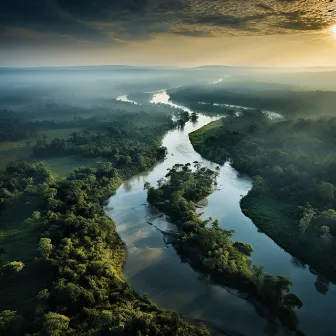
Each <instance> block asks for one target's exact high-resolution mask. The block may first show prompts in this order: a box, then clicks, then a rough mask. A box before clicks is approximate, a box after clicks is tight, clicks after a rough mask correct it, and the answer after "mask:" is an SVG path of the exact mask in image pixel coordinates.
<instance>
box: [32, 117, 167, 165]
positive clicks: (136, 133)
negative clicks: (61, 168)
mask: <svg viewBox="0 0 336 336" xmlns="http://www.w3.org/2000/svg"><path fill="white" fill-rule="evenodd" d="M126 119H127V122H126ZM140 121H141V123H140ZM171 127H173V123H172V122H171V118H169V117H168V116H165V115H162V116H160V115H158V116H153V115H150V114H146V113H142V114H131V115H127V116H121V117H119V118H118V120H116V121H113V122H109V123H106V124H105V126H104V128H102V130H104V133H91V132H90V131H88V130H84V131H83V132H82V133H76V132H74V133H72V134H71V135H70V137H69V138H68V139H61V138H55V139H53V140H51V141H48V140H47V139H41V140H39V141H37V143H36V145H35V146H34V147H33V154H34V156H35V157H39V158H48V157H55V156H66V155H80V156H83V157H93V158H97V157H98V158H101V159H105V160H109V161H110V162H112V163H113V165H114V166H115V167H117V168H125V167H127V168H128V169H133V168H135V169H136V168H137V167H138V166H140V167H141V169H146V168H149V167H150V166H152V165H153V164H154V163H155V162H156V161H157V160H160V159H163V158H164V156H165V148H162V147H160V146H159V142H160V140H161V137H162V136H163V134H164V133H165V132H166V131H167V130H168V129H170V128H171Z"/></svg>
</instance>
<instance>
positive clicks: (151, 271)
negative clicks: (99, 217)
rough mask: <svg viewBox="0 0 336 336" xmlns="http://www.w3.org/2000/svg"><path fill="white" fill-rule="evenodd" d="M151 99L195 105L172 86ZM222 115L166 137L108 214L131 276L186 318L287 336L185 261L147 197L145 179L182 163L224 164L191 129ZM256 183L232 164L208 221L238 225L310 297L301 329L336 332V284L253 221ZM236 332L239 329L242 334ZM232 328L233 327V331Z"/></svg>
mask: <svg viewBox="0 0 336 336" xmlns="http://www.w3.org/2000/svg"><path fill="white" fill-rule="evenodd" d="M150 103H152V104H155V103H161V104H168V105H170V106H171V107H172V108H174V109H176V108H181V109H183V110H185V111H188V112H190V109H189V108H187V107H183V106H180V105H177V104H175V103H173V102H171V101H170V100H169V95H168V94H167V92H166V91H160V92H157V93H154V94H153V96H152V97H151V100H150ZM216 119H218V117H210V116H206V115H200V117H199V119H198V121H197V122H196V123H193V122H188V123H187V124H186V126H185V128H184V129H183V130H181V129H175V130H172V131H170V132H168V133H167V134H166V136H165V137H164V139H163V146H166V147H167V149H168V155H167V157H166V159H165V160H164V161H163V162H161V163H159V164H157V165H156V166H155V167H154V168H152V169H150V170H148V171H147V172H145V173H144V174H140V175H137V176H134V177H133V178H131V179H129V180H128V181H126V182H125V183H124V184H123V185H122V186H121V187H120V188H119V189H118V190H117V192H116V194H115V195H114V196H112V197H111V198H110V200H109V204H108V206H107V207H106V209H105V211H106V213H107V215H108V216H110V217H111V218H112V219H113V220H114V221H115V223H116V225H117V231H118V233H119V235H120V236H121V238H122V240H123V241H124V242H125V244H126V245H127V251H128V255H127V260H126V264H125V267H124V275H125V278H126V279H127V281H128V283H129V284H130V285H131V286H133V288H134V289H135V290H136V291H137V292H138V293H141V294H143V293H147V294H148V295H149V297H150V298H151V300H153V301H154V302H155V303H157V304H158V305H159V306H160V307H163V308H166V309H170V310H174V311H176V312H179V313H181V314H183V315H185V316H188V317H192V318H197V319H201V320H204V321H206V322H210V323H212V324H214V325H216V326H217V327H219V328H221V329H223V330H229V331H232V335H246V336H262V335H267V336H282V335H291V333H290V332H289V331H287V330H285V329H284V328H283V327H281V326H279V323H277V322H276V321H270V320H269V319H267V318H266V317H264V316H262V315H263V314H262V313H261V312H260V310H259V309H257V308H256V307H255V306H254V305H253V304H251V303H250V302H248V301H246V300H244V299H241V298H239V297H237V296H236V295H235V294H233V293H231V292H230V291H229V290H227V289H226V288H223V287H220V286H217V285H214V284H212V283H210V282H209V281H208V280H206V279H204V278H203V277H202V276H201V275H200V274H199V273H197V272H196V271H194V270H193V269H192V268H191V267H190V266H189V265H188V264H185V263H182V262H181V260H180V258H179V257H178V256H177V254H176V253H175V250H174V249H173V248H172V247H171V246H169V245H167V244H166V242H165V241H164V239H163V235H162V233H161V232H160V231H159V230H157V229H156V228H155V227H154V226H152V225H149V224H148V222H150V223H153V224H155V226H156V227H157V228H159V229H160V230H164V231H169V230H173V229H174V227H173V225H172V224H170V223H169V221H168V220H166V219H165V217H163V216H162V215H161V213H160V212H158V211H157V210H156V209H155V208H153V207H152V206H151V205H149V204H148V203H147V201H146V197H147V194H146V191H145V190H144V189H143V185H144V183H145V182H147V181H148V182H150V183H151V184H152V185H156V182H157V181H158V180H159V179H161V178H163V177H164V176H165V175H166V172H167V168H170V167H171V166H173V165H174V164H176V163H188V162H193V161H196V160H197V161H199V162H201V163H202V164H203V165H206V166H207V167H209V168H212V169H214V168H215V167H216V166H217V165H216V164H214V163H212V162H210V161H208V160H205V159H204V158H202V157H201V156H200V155H199V154H198V153H197V152H195V150H194V149H193V147H192V145H191V143H190V141H189V137H188V134H189V133H190V132H192V131H194V130H196V129H199V128H200V127H202V126H204V125H206V124H208V123H209V122H211V121H213V120H216ZM251 187H252V184H251V180H250V179H249V178H247V177H246V176H242V175H240V174H238V172H237V171H236V170H234V169H233V168H232V167H231V166H230V165H229V164H228V163H226V164H225V165H223V166H222V167H221V169H220V175H219V178H218V189H217V190H216V191H215V192H214V193H213V194H211V195H210V196H209V197H208V198H207V203H206V205H205V206H204V208H202V209H201V211H202V212H204V214H203V215H202V218H207V217H209V216H211V217H212V218H217V219H218V220H219V222H220V226H221V227H223V228H226V229H234V230H235V231H236V232H235V235H234V236H233V240H239V241H243V242H247V243H249V244H251V245H252V246H253V248H254V252H253V254H252V261H253V263H254V264H256V265H263V266H264V267H265V270H266V271H267V272H268V273H273V274H278V275H283V276H288V277H290V278H291V280H292V281H293V284H294V285H293V288H292V291H293V292H294V293H295V294H297V295H298V296H299V297H300V299H301V300H302V301H303V304H304V306H303V307H302V308H301V309H300V310H299V311H298V317H299V320H300V328H301V329H302V330H303V331H305V332H306V333H307V334H308V335H314V336H315V335H316V336H332V335H336V313H335V303H336V289H335V286H334V285H329V290H328V291H327V293H324V294H322V293H321V292H318V291H317V290H316V287H315V284H314V283H315V282H316V279H317V276H316V275H314V274H313V273H311V272H310V270H309V269H308V267H306V266H304V265H300V264H299V263H298V262H297V261H296V260H295V259H293V257H292V256H291V255H290V254H289V253H287V252H285V251H284V250H283V249H282V248H280V247H279V246H278V245H277V244H275V243H274V242H273V240H272V239H270V238H269V237H268V236H267V235H265V234H263V233H261V232H259V231H258V229H257V228H256V226H255V225H254V224H253V222H252V221H251V220H250V219H249V218H247V217H245V216H244V215H243V213H242V212H241V209H240V206H239V201H240V199H241V197H242V196H244V195H246V194H247V193H248V191H249V190H250V189H251ZM235 332H238V334H236V333H235ZM229 333H230V332H229Z"/></svg>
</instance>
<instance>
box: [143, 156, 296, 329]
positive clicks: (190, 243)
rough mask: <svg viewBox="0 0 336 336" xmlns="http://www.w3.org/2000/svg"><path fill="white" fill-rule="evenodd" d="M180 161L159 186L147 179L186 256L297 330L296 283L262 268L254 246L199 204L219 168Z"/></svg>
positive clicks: (150, 197) (152, 197) (154, 200)
mask: <svg viewBox="0 0 336 336" xmlns="http://www.w3.org/2000/svg"><path fill="white" fill-rule="evenodd" d="M194 168H195V171H193V170H192V169H191V164H190V163H187V164H184V165H183V164H175V165H174V166H173V167H172V168H171V169H169V170H168V173H167V175H166V180H161V181H159V187H158V188H157V189H155V188H154V187H152V186H151V185H150V184H149V183H148V182H147V183H145V188H146V189H147V190H148V201H149V202H150V203H152V204H153V205H155V206H156V207H157V208H158V209H160V210H162V211H163V212H164V213H166V214H167V215H169V217H170V218H171V219H172V221H173V222H174V223H175V224H176V226H177V232H176V234H175V236H174V238H173V240H172V242H173V245H174V247H175V248H176V249H177V251H178V253H179V254H180V255H181V257H182V258H184V259H186V260H187V261H188V262H189V263H190V264H191V265H193V266H195V267H196V268H198V269H200V270H201V271H202V272H203V273H204V274H205V275H207V276H210V277H211V278H212V279H213V280H214V281H215V282H218V283H220V284H223V285H228V286H230V287H234V288H237V289H240V290H243V291H246V292H248V293H249V294H250V295H251V296H255V297H256V298H257V299H258V300H260V301H261V302H263V303H264V304H265V305H267V307H269V309H270V310H271V311H272V312H274V313H275V314H276V315H277V316H279V318H280V319H281V321H282V322H283V323H284V324H285V325H286V326H288V327H289V328H291V329H293V330H295V329H296V327H297V318H296V315H295V309H297V308H301V306H302V302H301V301H300V299H299V298H298V297H297V296H296V295H295V294H293V293H289V291H290V288H291V285H292V283H291V281H290V279H289V278H286V277H283V276H273V275H270V274H266V273H265V271H264V269H263V267H257V266H252V265H251V261H250V259H249V257H250V256H251V254H252V252H253V248H252V246H251V245H249V244H246V243H242V242H234V243H233V242H232V240H231V239H230V238H231V237H232V235H233V233H234V231H230V230H227V229H223V228H220V227H219V222H218V220H217V219H215V220H213V219H212V218H208V219H206V220H203V219H202V218H200V216H199V215H198V214H197V212H196V204H197V203H198V202H200V201H201V200H202V199H204V198H205V197H207V196H208V195H209V194H210V193H211V192H212V191H213V187H215V186H216V185H217V182H216V179H217V176H218V173H217V172H216V171H217V170H219V167H217V168H216V171H212V170H210V169H208V168H206V167H202V166H201V165H200V164H199V162H197V161H195V162H194Z"/></svg>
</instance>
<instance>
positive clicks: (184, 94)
mask: <svg viewBox="0 0 336 336" xmlns="http://www.w3.org/2000/svg"><path fill="white" fill-rule="evenodd" d="M254 85H255V83H254ZM169 95H170V97H171V99H172V100H173V101H178V102H181V103H183V104H187V105H188V106H190V107H193V108H196V109H201V108H204V106H203V107H202V106H201V105H198V106H197V104H198V102H208V103H217V104H229V105H239V106H246V107H250V108H255V109H262V110H268V111H273V112H277V113H280V114H283V115H286V116H288V117H289V118H294V117H307V116H309V117H312V118H314V117H319V116H322V115H330V116H335V108H334V106H335V105H336V93H335V92H334V91H294V90H293V91H291V90H287V89H273V90H272V89H269V88H268V87H267V86H266V85H264V87H261V88H257V89H255V88H253V87H252V86H246V85H244V83H241V84H239V83H237V84H236V85H235V86H233V87H231V88H230V87H225V86H221V85H219V86H198V87H190V88H183V89H178V90H171V91H169ZM209 110H210V111H211V110H214V111H216V110H217V111H218V109H215V108H213V107H211V106H210V107H209Z"/></svg>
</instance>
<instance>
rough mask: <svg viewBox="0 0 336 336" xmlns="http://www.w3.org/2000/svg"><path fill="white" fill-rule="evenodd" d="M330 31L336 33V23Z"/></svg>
mask: <svg viewBox="0 0 336 336" xmlns="http://www.w3.org/2000/svg"><path fill="white" fill-rule="evenodd" d="M330 31H331V32H332V33H333V34H335V35H336V24H334V25H333V26H331V27H330Z"/></svg>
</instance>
